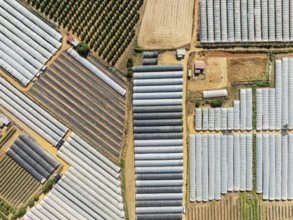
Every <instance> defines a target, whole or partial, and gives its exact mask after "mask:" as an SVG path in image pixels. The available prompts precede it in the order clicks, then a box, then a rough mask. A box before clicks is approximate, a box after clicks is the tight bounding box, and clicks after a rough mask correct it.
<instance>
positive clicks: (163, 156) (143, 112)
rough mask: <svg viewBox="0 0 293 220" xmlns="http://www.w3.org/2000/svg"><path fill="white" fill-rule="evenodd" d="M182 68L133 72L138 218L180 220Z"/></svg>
mask: <svg viewBox="0 0 293 220" xmlns="http://www.w3.org/2000/svg"><path fill="white" fill-rule="evenodd" d="M182 78H183V66H182V65H155V66H136V67H134V88H133V91H134V92H133V106H134V108H133V120H134V121H133V124H134V148H135V178H136V218H137V219H161V218H164V219H181V218H182V211H183V207H182V198H183V192H182V187H183V134H182V129H183V128H182V80H183V79H182Z"/></svg>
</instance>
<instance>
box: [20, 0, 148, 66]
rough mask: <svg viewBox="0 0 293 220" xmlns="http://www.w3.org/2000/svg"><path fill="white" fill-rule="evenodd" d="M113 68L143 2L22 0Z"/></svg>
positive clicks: (136, 19) (128, 40)
mask: <svg viewBox="0 0 293 220" xmlns="http://www.w3.org/2000/svg"><path fill="white" fill-rule="evenodd" d="M26 2H27V3H29V4H31V5H32V6H34V7H35V8H36V9H38V10H40V11H41V12H42V13H44V14H45V15H46V16H47V17H48V18H50V19H52V20H53V21H55V22H57V23H58V24H59V25H60V26H62V27H64V28H66V29H67V30H68V31H69V32H72V33H73V34H76V35H77V36H78V37H79V38H80V39H81V40H82V41H85V42H86V43H88V44H89V46H90V48H91V49H94V51H96V52H98V54H99V56H100V57H101V58H102V59H104V60H105V61H107V62H108V63H111V64H112V65H115V63H116V62H117V61H118V59H119V58H120V56H121V55H122V54H123V52H124V51H125V50H126V48H127V46H128V45H129V43H130V42H131V40H132V39H133V37H134V36H135V31H134V26H135V24H136V23H137V22H138V20H139V13H138V11H139V9H140V7H141V6H142V4H143V0H108V1H103V0H43V1H40V0H26Z"/></svg>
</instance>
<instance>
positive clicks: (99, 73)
mask: <svg viewBox="0 0 293 220" xmlns="http://www.w3.org/2000/svg"><path fill="white" fill-rule="evenodd" d="M67 53H68V54H69V55H70V56H71V57H72V58H74V59H75V60H76V61H77V62H79V63H80V64H82V65H83V66H84V67H86V68H87V69H88V70H89V71H91V72H92V73H93V74H94V75H95V76H97V77H98V78H99V79H101V80H102V81H103V82H105V83H106V84H107V85H108V86H110V87H111V88H113V89H114V90H115V91H116V92H117V93H118V94H120V95H121V96H124V95H125V93H126V90H125V88H123V87H122V86H120V85H119V84H118V83H116V82H115V81H114V80H113V79H111V78H110V77H109V76H108V75H107V74H105V73H104V72H103V71H102V70H101V69H99V68H98V67H97V66H96V65H94V64H92V63H91V62H90V61H89V60H87V59H85V58H83V57H82V56H80V55H79V54H78V53H77V52H76V51H75V50H74V49H72V48H70V49H69V50H67Z"/></svg>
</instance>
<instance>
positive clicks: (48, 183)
mask: <svg viewBox="0 0 293 220" xmlns="http://www.w3.org/2000/svg"><path fill="white" fill-rule="evenodd" d="M52 187H53V180H52V179H49V180H47V181H46V183H45V184H44V186H43V188H42V192H43V193H47V192H49V191H50V190H51V189H52Z"/></svg>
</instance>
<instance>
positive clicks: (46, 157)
mask: <svg viewBox="0 0 293 220" xmlns="http://www.w3.org/2000/svg"><path fill="white" fill-rule="evenodd" d="M6 154H7V155H8V156H9V157H10V158H11V159H13V160H14V161H15V162H16V163H18V164H19V165H20V166H21V167H22V168H23V169H25V170H26V171H27V172H28V173H29V174H31V175H32V176H33V177H34V178H35V179H36V180H38V181H39V182H40V183H42V184H43V183H44V182H45V181H46V179H48V178H49V176H50V175H51V174H52V173H53V172H54V170H56V169H57V167H58V166H59V163H58V161H56V160H55V159H54V158H53V157H52V156H51V155H50V154H49V153H48V152H46V151H45V150H44V149H43V148H42V147H41V146H40V145H39V144H37V143H36V142H35V141H34V140H32V139H31V138H30V137H29V136H28V135H26V134H25V133H23V134H21V135H20V137H19V138H18V139H17V140H16V141H15V142H14V143H13V144H12V145H11V147H10V148H9V149H8V150H7V152H6Z"/></svg>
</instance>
